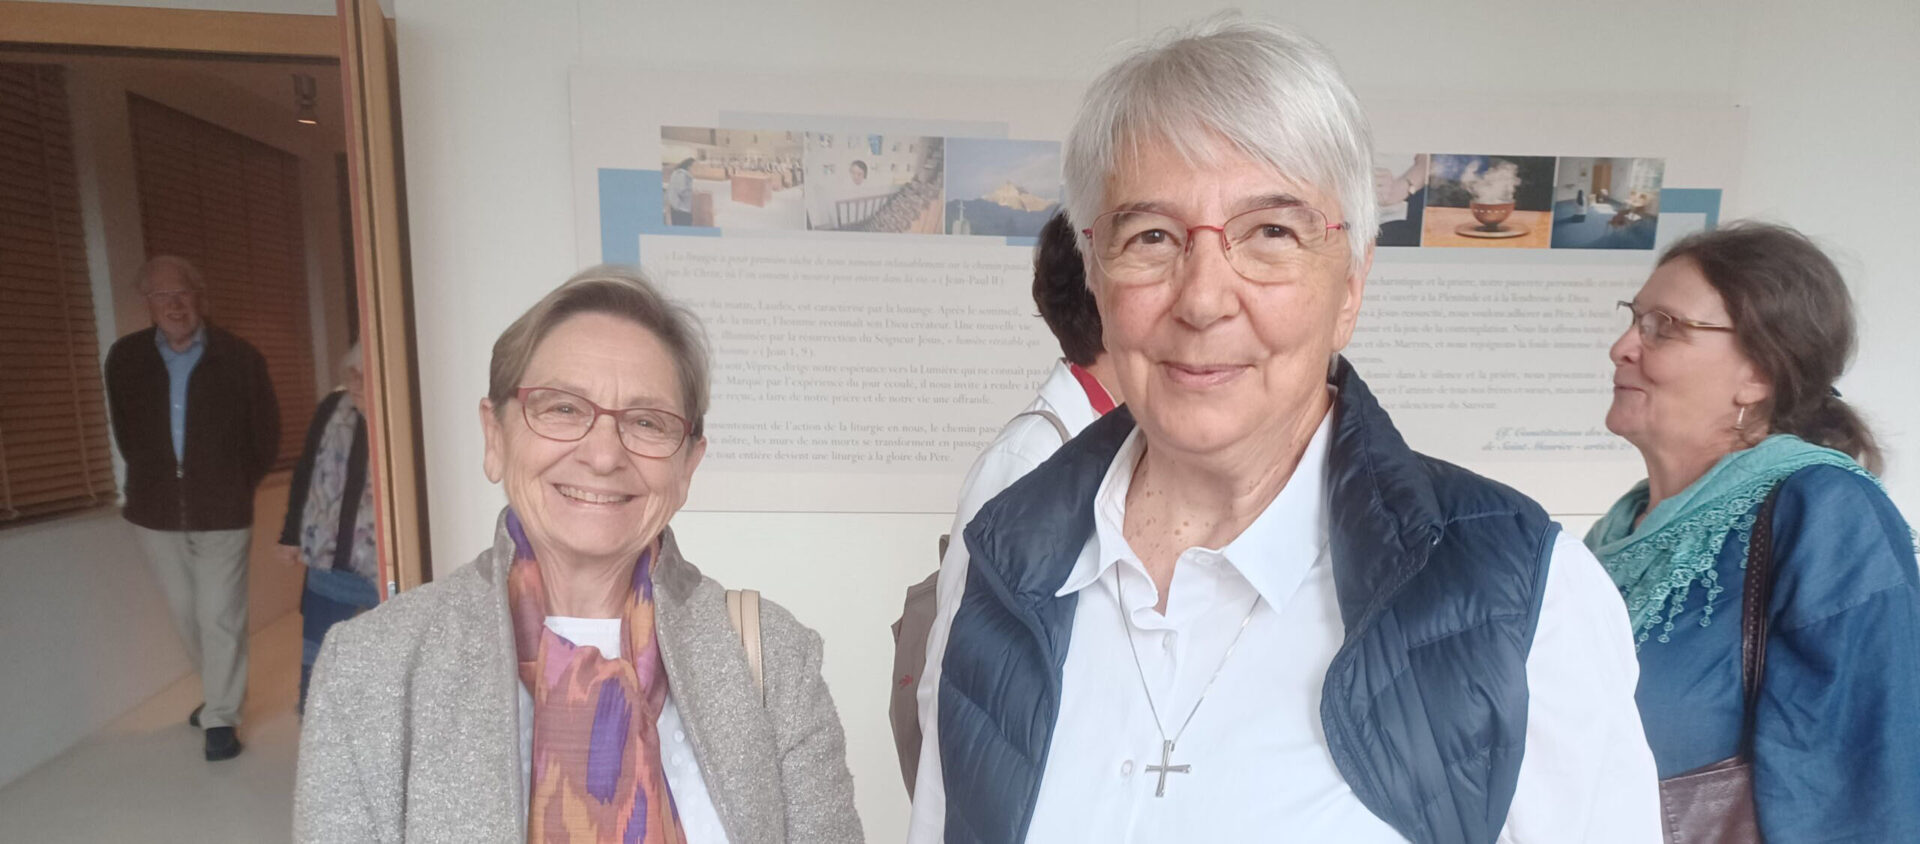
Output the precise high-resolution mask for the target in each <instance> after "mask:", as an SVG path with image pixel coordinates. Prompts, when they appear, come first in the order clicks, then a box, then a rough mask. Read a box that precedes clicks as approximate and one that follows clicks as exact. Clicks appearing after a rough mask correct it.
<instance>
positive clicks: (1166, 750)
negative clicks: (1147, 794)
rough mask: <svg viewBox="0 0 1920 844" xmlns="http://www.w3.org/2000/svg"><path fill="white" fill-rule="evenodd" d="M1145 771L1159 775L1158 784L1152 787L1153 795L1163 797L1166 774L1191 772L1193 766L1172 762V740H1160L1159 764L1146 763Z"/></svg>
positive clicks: (1165, 788)
mask: <svg viewBox="0 0 1920 844" xmlns="http://www.w3.org/2000/svg"><path fill="white" fill-rule="evenodd" d="M1147 773H1149V774H1159V775H1160V784H1159V785H1158V786H1155V787H1154V789H1153V796H1155V797H1165V796H1167V775H1168V774H1190V773H1193V766H1192V765H1175V764H1173V742H1170V741H1165V740H1162V741H1161V742H1160V764H1158V765H1148V766H1147Z"/></svg>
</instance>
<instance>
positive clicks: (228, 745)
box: [207, 727, 240, 762]
mask: <svg viewBox="0 0 1920 844" xmlns="http://www.w3.org/2000/svg"><path fill="white" fill-rule="evenodd" d="M239 755H240V737H239V736H237V735H234V732H233V728H232V727H208V728H207V761H208V762H219V761H221V760H224V759H232V758H233V757H235V756H239Z"/></svg>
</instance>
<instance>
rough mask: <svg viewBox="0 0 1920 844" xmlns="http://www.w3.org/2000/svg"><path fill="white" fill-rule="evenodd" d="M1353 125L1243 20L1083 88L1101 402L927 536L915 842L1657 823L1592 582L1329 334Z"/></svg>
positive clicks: (1347, 221) (1356, 141) (1569, 837)
mask: <svg viewBox="0 0 1920 844" xmlns="http://www.w3.org/2000/svg"><path fill="white" fill-rule="evenodd" d="M1369 134H1370V133H1369V131H1368V128H1367V123H1366V118H1365V116H1364V115H1363V114H1362V113H1361V111H1360V107H1359V103H1358V102H1357V100H1356V99H1355V97H1354V95H1353V93H1352V91H1351V89H1349V88H1348V86H1347V84H1346V82H1345V80H1344V79H1342V77H1341V75H1340V72H1339V70H1338V69H1337V68H1336V67H1335V66H1334V63H1333V59H1332V57H1331V56H1329V55H1328V54H1327V52H1326V51H1325V49H1323V48H1321V47H1320V46H1319V45H1317V44H1315V43H1313V42H1312V41H1310V40H1307V39H1305V38H1303V37H1301V36H1298V35H1295V34H1293V33H1291V32H1289V31H1287V30H1285V29H1282V28H1280V27H1277V26H1273V25H1270V24H1264V23H1256V22H1252V21H1246V20H1243V19H1240V18H1238V17H1231V16H1229V17H1218V18H1214V19H1211V20H1209V21H1206V22H1204V23H1201V24H1198V25H1196V26H1194V27H1192V28H1190V29H1186V30H1183V31H1180V32H1176V33H1173V34H1171V35H1168V36H1166V37H1163V38H1160V39H1157V40H1156V41H1154V42H1153V43H1151V44H1150V45H1146V46H1143V47H1138V48H1136V49H1134V50H1132V51H1130V52H1129V53H1128V54H1127V55H1125V56H1124V57H1122V58H1121V59H1120V60H1119V62H1118V63H1117V64H1115V65H1114V66H1112V67H1111V68H1109V69H1108V70H1107V71H1105V72H1104V73H1102V74H1101V75H1100V76H1099V77H1098V78H1096V80H1095V81H1094V82H1093V84H1092V86H1091V87H1090V88H1089V90H1088V93H1087V96H1086V99H1085V100H1084V102H1083V103H1082V105H1081V108H1080V113H1079V116H1078V118H1077V119H1076V121H1075V124H1074V127H1073V129H1072V131H1071V133H1070V134H1069V135H1068V139H1067V143H1066V147H1065V149H1064V153H1063V163H1064V165H1065V172H1066V195H1067V197H1069V199H1068V214H1069V216H1071V217H1072V219H1073V221H1074V226H1075V228H1076V229H1078V230H1079V232H1080V249H1081V251H1082V252H1083V253H1085V254H1086V255H1087V261H1086V267H1087V278H1088V281H1089V285H1090V286H1091V288H1092V290H1093V295H1094V299H1095V301H1096V302H1098V304H1099V310H1100V324H1101V327H1102V338H1103V343H1104V345H1105V347H1106V350H1107V354H1108V356H1109V358H1110V360H1111V362H1112V367H1113V370H1114V374H1115V380H1116V381H1117V382H1118V383H1119V385H1120V391H1121V392H1123V393H1124V394H1125V395H1126V400H1127V404H1126V406H1125V407H1122V408H1119V409H1116V410H1114V411H1113V412H1111V413H1109V414H1107V415H1106V416H1104V417H1102V418H1101V419H1099V420H1098V421H1096V422H1094V423H1093V424H1092V425H1089V426H1088V427H1087V429H1086V430H1084V431H1082V432H1080V434H1079V436H1077V437H1075V438H1074V439H1073V441H1072V442H1069V443H1067V445H1065V446H1064V447H1062V448H1061V449H1060V451H1059V452H1057V453H1055V454H1054V455H1053V456H1052V457H1051V458H1049V459H1048V460H1047V461H1046V462H1045V463H1042V464H1041V465H1040V466H1039V468H1036V469H1034V470H1033V471H1032V472H1030V473H1028V474H1027V475H1026V476H1025V477H1023V478H1021V479H1020V480H1018V481H1016V482H1015V483H1014V484H1013V485H1012V486H1011V487H1008V488H1007V489H1006V491H1004V492H1002V493H1000V495H998V496H997V497H995V498H994V499H993V500H991V501H989V502H988V503H987V504H986V506H984V507H982V508H981V509H980V512H979V514H978V515H976V516H975V517H974V518H973V519H972V521H970V522H969V523H968V524H967V528H966V531H965V533H964V536H963V537H955V538H954V547H955V548H961V549H964V550H962V551H960V552H957V553H962V554H965V555H966V557H967V571H966V578H965V583H964V584H962V585H961V586H962V588H957V589H954V590H952V591H951V592H944V591H943V592H942V594H941V595H940V600H941V602H942V603H943V604H944V605H943V606H941V607H940V617H941V618H943V619H950V622H948V623H945V624H937V625H935V627H934V630H933V633H932V635H931V637H930V644H929V646H928V649H927V653H928V654H930V655H933V656H935V657H938V659H937V661H931V662H929V664H928V666H927V670H926V672H925V677H924V678H922V680H921V685H922V687H923V688H924V689H925V691H924V692H923V695H924V697H923V700H926V701H929V702H930V708H929V709H928V710H927V711H924V712H923V713H922V718H921V726H922V728H923V730H924V732H925V738H924V740H923V742H922V748H923V749H922V751H921V755H920V771H919V774H918V776H917V778H916V781H915V787H914V795H913V809H912V819H911V825H910V830H909V833H908V840H909V841H910V842H914V844H933V842H940V841H944V842H946V844H967V842H995V844H1001V842H1020V841H1033V842H1054V841H1098V842H1103V844H1106V843H1107V842H1138V844H1146V843H1147V842H1161V841H1207V842H1213V841H1271V840H1287V841H1311V842H1323V841H1324V842H1343V844H1386V842H1403V841H1413V842H1417V844H1494V842H1495V841H1500V842H1509V844H1512V843H1513V842H1517V844H1558V843H1559V842H1566V841H1595V842H1598V841H1605V842H1609V844H1634V842H1648V843H1649V844H1650V842H1655V841H1658V840H1659V836H1660V805H1659V795H1658V789H1657V784H1656V781H1655V777H1654V767H1653V758H1652V755H1651V753H1649V752H1648V750H1647V744H1646V739H1645V737H1644V736H1643V734H1642V731H1641V726H1640V717H1639V714H1638V713H1637V712H1636V711H1635V709H1634V702H1633V688H1634V682H1635V678H1636V674H1637V670H1638V668H1637V665H1636V664H1635V662H1634V658H1633V641H1632V638H1631V637H1630V636H1629V634H1628V629H1627V614H1626V612H1625V610H1624V608H1622V607H1621V606H1620V601H1619V598H1618V596H1617V595H1616V593H1615V592H1614V590H1613V588H1612V584H1611V583H1610V582H1609V581H1608V580H1607V576H1606V573H1605V572H1604V571H1603V570H1602V569H1601V568H1600V565H1599V563H1598V562H1596V561H1595V560H1594V558H1593V555H1592V554H1591V553H1589V552H1588V551H1587V549H1586V548H1585V547H1583V546H1582V545H1581V544H1580V543H1579V541H1578V540H1577V539H1575V538H1573V537H1570V536H1565V535H1563V534H1562V533H1561V531H1560V530H1559V527H1558V526H1557V525H1555V524H1554V523H1553V522H1552V520H1551V519H1550V518H1549V517H1548V515H1547V513H1546V512H1545V511H1544V510H1543V509H1541V507H1540V506H1539V505H1538V504H1536V503H1534V502H1533V501H1531V500H1529V499H1527V498H1526V497H1524V496H1522V495H1520V494H1519V493H1517V492H1515V491H1513V490H1511V489H1508V488H1506V487H1504V486H1501V485H1499V484H1497V483H1494V482H1492V481H1489V480H1487V479H1485V478H1481V477H1479V476H1476V475H1474V474H1472V473H1470V472H1467V471H1466V470H1463V469H1461V468H1459V467H1456V466H1451V465H1448V464H1446V463H1443V462H1440V461H1438V460H1434V459H1432V458H1429V457H1425V456H1423V455H1420V454H1417V453H1415V452H1414V451H1412V450H1411V449H1409V448H1408V447H1407V445H1406V443H1405V441H1404V440H1403V439H1402V438H1401V436H1400V434H1399V432H1398V431H1397V430H1396V429H1395V428H1394V425H1393V422H1392V420H1391V419H1389V418H1388V416H1387V413H1386V411H1385V410H1383V409H1382V408H1381V407H1380V405H1379V403H1378V402H1376V401H1375V400H1374V398H1373V396H1372V394H1371V393H1370V392H1369V391H1368V388H1367V385H1366V383H1365V382H1364V381H1362V380H1361V378H1360V376H1359V374H1358V373H1357V372H1355V370H1354V367H1353V365H1352V364H1351V363H1349V362H1348V361H1347V360H1346V359H1345V357H1343V356H1342V355H1341V350H1342V349H1343V348H1344V347H1345V346H1346V344H1347V342H1348V340H1349V339H1350V338H1351V337H1352V334H1353V329H1354V325H1355V323H1356V321H1357V320H1358V318H1359V312H1360V306H1361V298H1362V293H1363V292H1364V289H1365V285H1366V278H1367V270H1368V267H1369V266H1370V264H1371V263H1372V257H1373V237H1374V233H1375V230H1376V228H1377V219H1378V217H1377V215H1378V211H1379V203H1378V201H1377V199H1376V196H1375V192H1374V189H1373V178H1372V154H1371V150H1372V148H1373V146H1372V143H1371V141H1370V139H1369ZM950 562H951V560H950ZM942 585H943V586H944V585H945V583H944V580H943V583H942ZM956 604H957V606H956Z"/></svg>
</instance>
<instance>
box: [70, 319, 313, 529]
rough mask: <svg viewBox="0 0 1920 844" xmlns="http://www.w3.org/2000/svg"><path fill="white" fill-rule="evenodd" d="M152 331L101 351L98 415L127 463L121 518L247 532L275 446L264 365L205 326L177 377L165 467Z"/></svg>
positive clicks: (161, 375) (166, 427)
mask: <svg viewBox="0 0 1920 844" xmlns="http://www.w3.org/2000/svg"><path fill="white" fill-rule="evenodd" d="M158 331H159V329H158V328H149V329H146V330H145V331H136V332H134V333H132V334H129V335H127V336H125V337H122V338H120V339H119V340H117V341H115V342H114V344H113V348H112V349H111V350H110V351H108V352H107V408H108V412H109V413H110V414H111V416H112V418H113V439H114V442H115V444H117V445H119V447H120V455H121V457H123V458H125V459H126V461H127V488H126V496H127V506H126V510H125V511H124V515H125V516H126V518H127V521H129V522H132V523H134V524H136V525H139V526H140V527H143V528H147V529H150V530H235V529H238V528H245V527H252V526H253V490H254V487H255V486H257V485H259V483H260V479H261V478H262V477H265V476H266V474H267V470H268V469H270V468H272V467H273V458H274V454H275V452H276V451H277V450H278V448H279V445H280V405H279V404H278V403H277V402H276V401H275V400H274V396H273V382H272V381H271V380H269V379H268V378H267V361H266V358H263V357H261V356H260V353H259V352H258V351H256V350H255V349H254V348H253V347H252V346H250V345H248V344H247V341H245V340H242V339H240V338H239V337H236V336H234V335H233V334H231V333H229V332H227V331H223V330H221V329H219V328H216V327H214V326H212V325H207V326H206V332H207V339H206V349H205V351H204V352H203V353H202V354H201V356H200V362H199V363H198V364H197V365H195V366H194V368H193V374H192V375H191V376H190V377H189V378H188V379H187V430H186V447H185V448H184V449H183V451H184V453H185V459H184V460H175V459H174V457H173V431H172V422H171V419H170V417H169V413H168V402H169V398H170V397H169V390H170V389H171V385H170V383H169V381H168V376H167V364H166V362H165V361H164V360H162V359H161V358H160V348H159V347H158V346H157V345H155V341H154V334H155V333H156V332H158Z"/></svg>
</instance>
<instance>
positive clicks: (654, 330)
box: [294, 267, 861, 844]
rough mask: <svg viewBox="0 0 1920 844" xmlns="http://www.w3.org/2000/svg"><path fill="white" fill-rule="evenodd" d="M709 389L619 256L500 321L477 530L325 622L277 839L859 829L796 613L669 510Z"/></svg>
mask: <svg viewBox="0 0 1920 844" xmlns="http://www.w3.org/2000/svg"><path fill="white" fill-rule="evenodd" d="M707 398H708V388H707V352H706V346H705V342H704V339H703V337H702V335H701V332H700V328H699V325H698V323H697V322H695V320H694V318H693V315H692V314H691V313H690V312H688V311H687V310H686V309H685V308H683V307H681V306H678V305H675V304H673V303H672V302H670V301H669V300H667V299H666V298H665V297H663V296H661V295H660V293H659V292H658V291H657V290H655V289H654V287H653V285H652V284H650V283H648V282H647V280H646V279H645V278H643V277H641V276H640V275H639V274H637V273H635V272H633V271H631V270H624V269H621V268H618V267H598V268H595V269H592V270H588V271H586V272H583V273H581V274H580V275H578V276H575V277H574V278H573V279H571V280H569V281H568V282H566V283H565V284H562V285H560V287H558V288H556V289H555V290H554V291H553V292H551V293H549V294H547V295H546V297H545V298H543V299H541V300H540V302H538V303H537V304H535V305H534V306H533V308H531V309H530V310H528V311H527V312H526V313H525V314H522V315H521V316H520V318H519V319H516V320H514V322H513V324H512V325H510V326H508V328H507V330H506V331H505V332H503V333H502V334H501V335H500V338H499V339H498V340H497V341H495V343H494V346H493V360H492V363H491V364H490V366H489V384H488V389H487V397H486V398H484V399H482V400H481V401H480V407H479V414H478V416H479V420H478V421H479V422H480V427H481V430H482V432H483V433H484V434H485V438H486V450H485V455H484V459H483V462H482V465H483V467H484V468H485V470H486V474H487V477H488V479H490V480H492V481H494V482H496V483H499V484H501V485H503V486H504V487H505V490H506V498H507V507H506V509H505V510H504V511H503V512H502V513H501V514H500V519H499V521H498V522H497V523H496V525H495V528H494V531H493V535H492V537H491V546H490V547H489V548H488V549H487V550H485V551H483V552H481V553H480V556H479V557H478V558H477V559H475V560H474V561H473V562H472V563H470V564H468V565H465V566H462V567H460V568H458V569H455V570H454V571H452V572H451V573H448V574H447V575H445V576H443V577H441V578H438V579H436V580H435V581H434V582H433V583H430V584H427V585H426V586H422V587H420V588H418V589H415V590H412V591H409V592H406V593H403V594H401V595H399V596H396V597H395V598H394V599H393V600H391V601H388V602H387V603H386V604H385V605H384V606H382V607H380V608H379V609H377V610H374V611H373V612H370V613H367V614H366V615H363V616H361V617H359V618H356V619H354V620H352V621H349V622H346V623H344V624H341V625H340V626H338V627H336V628H334V630H333V631H332V633H330V634H329V635H328V636H327V641H326V644H325V645H324V646H323V647H322V648H321V652H320V660H319V663H318V664H317V665H315V667H314V675H313V696H312V698H311V699H310V700H309V702H308V706H307V717H306V724H305V728H304V729H303V730H302V733H301V737H300V769H299V774H298V784H297V786H296V790H295V793H294V839H295V840H296V841H303V842H306V841H326V842H336V841H337V842H342V844H345V842H363V841H386V842H401V841H449V842H481V841H485V842H497V841H528V842H540V844H564V843H565V842H590V841H620V842H646V844H681V843H682V842H688V844H705V842H729V841H730V842H734V843H735V844H745V842H766V844H774V842H821V844H846V842H858V841H860V840H861V828H860V819H859V817H858V816H857V815H856V814H855V813H854V808H853V778H852V776H851V775H850V774H849V773H848V772H847V762H846V737H845V734H844V733H843V732H842V730H841V727H840V718H839V715H838V714H837V713H836V712H835V710H834V706H833V698H832V697H831V696H830V695H829V694H828V693H827V687H826V683H825V681H824V680H823V679H822V678H821V676H820V660H821V642H820V637H819V635H818V634H816V633H814V632H813V631H812V630H809V629H807V628H806V627H805V626H803V625H801V624H800V622H798V621H796V620H795V619H794V617H793V616H792V615H791V614H789V613H788V612H787V611H786V610H784V609H781V608H780V607H778V606H776V605H774V604H773V603H771V602H766V603H758V599H757V594H758V593H738V592H736V593H729V592H728V591H727V590H725V589H723V588H721V586H720V584H718V583H715V582H714V581H713V580H712V579H711V578H708V577H705V576H703V575H702V574H701V573H700V570H699V569H697V568H695V567H694V566H693V564H692V563H690V562H688V561H687V560H686V558H685V557H682V556H681V554H680V547H679V545H678V544H677V543H676V542H675V541H674V536H673V530H672V529H671V528H670V527H668V522H669V521H671V520H672V518H673V515H674V514H675V513H676V512H678V511H679V509H680V505H681V504H683V503H685V502H686V497H687V488H688V486H689V485H690V484H691V483H692V481H693V472H694V469H696V468H698V467H699V465H700V459H701V457H702V456H703V455H704V454H705V453H706V449H707V441H706V438H705V437H703V436H702V435H701V432H702V429H703V427H704V424H705V422H704V420H705V416H706V409H707ZM756 606H757V607H759V608H760V609H754V607H756Z"/></svg>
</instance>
